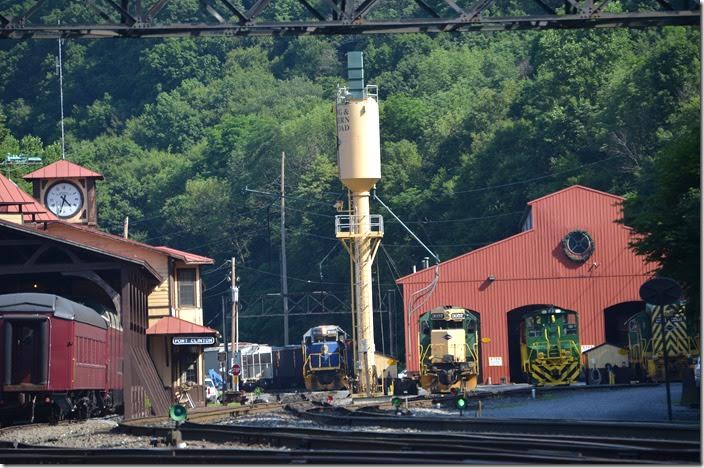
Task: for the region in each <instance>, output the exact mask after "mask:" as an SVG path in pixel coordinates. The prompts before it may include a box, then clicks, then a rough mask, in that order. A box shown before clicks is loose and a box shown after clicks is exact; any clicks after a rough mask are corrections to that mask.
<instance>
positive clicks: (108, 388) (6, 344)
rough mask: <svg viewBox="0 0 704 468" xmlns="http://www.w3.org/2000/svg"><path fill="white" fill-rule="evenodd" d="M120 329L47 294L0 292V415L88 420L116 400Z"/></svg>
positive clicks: (107, 316) (106, 316)
mask: <svg viewBox="0 0 704 468" xmlns="http://www.w3.org/2000/svg"><path fill="white" fill-rule="evenodd" d="M121 365H122V328H121V326H120V320H119V317H118V316H117V315H116V314H115V313H114V312H110V311H104V313H103V314H100V313H98V312H97V311H96V310H94V309H92V308H89V307H86V306H84V305H82V304H79V303H76V302H73V301H71V300H68V299H66V298H64V297H61V296H57V295H54V294H43V293H15V294H3V295H0V400H2V403H1V404H0V415H2V417H3V418H4V419H7V418H8V417H17V416H19V417H22V416H26V413H29V415H30V417H31V418H34V417H37V418H40V417H42V416H44V415H46V416H47V417H50V418H59V419H60V418H63V417H65V416H69V415H70V416H77V417H89V416H91V415H93V414H94V413H105V412H107V411H110V410H114V409H116V408H117V409H119V406H121V405H122V372H121V371H120V368H121Z"/></svg>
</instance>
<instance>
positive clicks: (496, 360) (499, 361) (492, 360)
mask: <svg viewBox="0 0 704 468" xmlns="http://www.w3.org/2000/svg"><path fill="white" fill-rule="evenodd" d="M489 365H490V366H492V367H497V366H503V365H504V358H503V357H502V356H489Z"/></svg>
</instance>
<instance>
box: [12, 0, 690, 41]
mask: <svg viewBox="0 0 704 468" xmlns="http://www.w3.org/2000/svg"><path fill="white" fill-rule="evenodd" d="M199 1H200V10H199V12H198V16H199V20H198V21H196V22H190V21H189V22H178V21H175V22H168V21H167V22H160V20H159V14H160V13H161V14H163V12H164V10H165V9H166V8H168V7H169V3H170V0H153V1H152V2H150V3H149V4H148V5H147V4H146V2H144V1H143V0H81V1H78V2H77V3H78V4H80V5H81V6H83V7H85V13H86V15H85V16H91V17H92V18H93V19H94V22H93V23H91V24H72V23H71V22H65V23H62V24H46V23H44V22H43V21H42V14H46V13H48V11H46V10H50V8H49V5H48V2H47V0H35V3H34V4H33V5H32V6H31V7H30V8H28V9H27V10H26V11H13V12H8V11H4V10H3V9H2V7H0V38H2V39H30V38H34V39H55V38H59V37H63V38H78V37H85V38H95V39H97V38H110V37H112V38H149V37H155V38H159V37H183V36H192V37H205V36H249V35H273V36H278V35H282V36H283V35H354V34H389V33H413V32H423V33H441V32H480V31H508V30H531V29H582V28H615V27H651V26H665V25H695V24H698V23H699V20H700V14H701V11H700V8H699V4H698V3H696V2H695V1H694V0H652V4H651V5H650V7H643V6H641V7H639V9H638V10H637V11H618V12H614V11H610V7H611V6H612V5H613V4H615V3H616V2H615V0H524V2H525V8H526V11H531V10H532V11H536V12H539V14H525V15H520V16H504V15H502V14H501V12H500V10H501V8H500V7H497V5H496V3H497V0H457V2H456V1H455V0H407V1H408V6H409V7H410V6H414V8H415V9H416V10H415V12H414V13H415V14H413V15H411V16H409V17H388V16H391V15H384V14H380V13H378V12H379V10H380V9H381V7H383V6H385V2H388V1H390V0H288V1H289V4H298V6H299V7H300V10H301V12H305V14H302V15H301V18H300V19H295V20H292V21H275V20H273V19H272V18H271V11H272V7H275V3H276V1H277V0H237V1H236V2H235V1H233V0H199ZM242 1H243V2H244V3H242ZM118 2H119V3H118ZM556 2H559V4H556ZM676 2H678V3H676ZM64 3H65V4H69V3H71V4H72V5H74V6H75V5H76V1H74V2H69V1H68V0H66V1H62V2H59V4H60V5H61V4H64ZM55 7H56V2H52V8H55ZM396 7H397V10H398V9H399V8H398V1H396ZM6 9H7V8H5V10H6ZM612 9H613V8H612ZM617 9H618V8H616V10H617ZM375 10H376V12H375ZM303 16H305V18H304V17H303Z"/></svg>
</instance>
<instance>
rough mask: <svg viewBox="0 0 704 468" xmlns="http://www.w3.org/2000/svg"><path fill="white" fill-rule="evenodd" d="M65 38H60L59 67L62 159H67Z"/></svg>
mask: <svg viewBox="0 0 704 468" xmlns="http://www.w3.org/2000/svg"><path fill="white" fill-rule="evenodd" d="M62 40H63V39H61V38H59V63H58V64H57V67H58V69H59V99H60V100H61V159H66V141H65V138H64V72H63V66H62V64H63V59H62V57H61V41H62Z"/></svg>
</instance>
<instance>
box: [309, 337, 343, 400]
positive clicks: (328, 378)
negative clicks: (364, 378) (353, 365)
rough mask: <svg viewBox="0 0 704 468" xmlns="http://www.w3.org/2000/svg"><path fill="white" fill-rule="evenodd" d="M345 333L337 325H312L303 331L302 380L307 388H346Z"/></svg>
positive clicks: (311, 389) (310, 389)
mask: <svg viewBox="0 0 704 468" xmlns="http://www.w3.org/2000/svg"><path fill="white" fill-rule="evenodd" d="M347 360H348V352H347V333H345V332H344V331H343V330H342V329H341V328H340V327H338V326H336V325H321V326H318V327H313V328H311V329H310V330H308V331H307V332H306V333H305V334H304V335H303V380H304V382H305V386H306V389H307V390H309V391H313V390H341V389H343V388H349V378H348V368H349V366H348V362H347Z"/></svg>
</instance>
